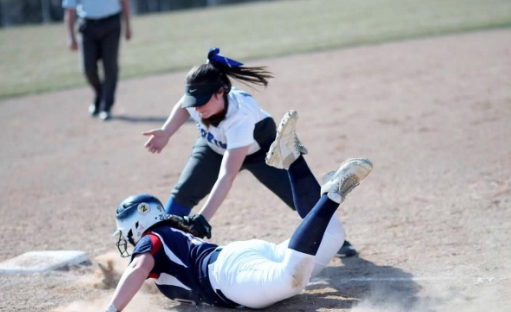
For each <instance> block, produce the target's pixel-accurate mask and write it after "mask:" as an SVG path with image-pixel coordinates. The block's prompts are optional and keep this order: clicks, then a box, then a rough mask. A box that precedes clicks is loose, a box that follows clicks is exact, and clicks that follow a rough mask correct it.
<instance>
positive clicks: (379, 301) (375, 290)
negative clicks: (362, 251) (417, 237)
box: [307, 256, 438, 312]
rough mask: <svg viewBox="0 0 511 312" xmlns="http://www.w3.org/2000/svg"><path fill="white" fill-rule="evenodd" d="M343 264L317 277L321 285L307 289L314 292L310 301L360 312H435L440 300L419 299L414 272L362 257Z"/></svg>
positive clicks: (343, 260) (418, 285)
mask: <svg viewBox="0 0 511 312" xmlns="http://www.w3.org/2000/svg"><path fill="white" fill-rule="evenodd" d="M341 261H342V263H343V264H344V266H340V267H339V266H335V267H327V268H325V270H324V271H323V272H321V273H320V275H319V276H318V277H317V278H316V281H318V282H319V283H317V284H313V285H310V286H309V287H307V290H309V293H311V292H312V294H307V297H308V298H307V300H308V301H310V300H313V301H316V302H318V303H320V304H319V305H320V306H322V307H323V308H337V309H354V310H356V311H358V309H357V308H360V309H361V310H364V311H365V309H369V310H371V311H373V309H376V310H375V311H394V312H399V311H421V312H429V311H434V309H433V307H432V305H433V303H434V300H436V301H435V302H437V301H438V298H437V299H434V300H433V299H432V298H427V299H426V298H419V297H418V293H419V291H420V290H421V289H422V286H421V285H420V284H418V283H417V282H416V281H414V280H413V275H412V274H411V273H407V272H405V271H403V270H401V269H399V268H396V267H391V266H378V265H376V264H374V263H372V262H370V261H367V260H365V259H363V258H361V257H358V256H355V257H351V258H343V259H342V260H341ZM325 283H326V284H325ZM321 290H324V291H321ZM335 297H341V298H342V299H339V298H335ZM320 306H318V308H320Z"/></svg>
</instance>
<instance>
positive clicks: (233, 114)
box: [186, 87, 271, 155]
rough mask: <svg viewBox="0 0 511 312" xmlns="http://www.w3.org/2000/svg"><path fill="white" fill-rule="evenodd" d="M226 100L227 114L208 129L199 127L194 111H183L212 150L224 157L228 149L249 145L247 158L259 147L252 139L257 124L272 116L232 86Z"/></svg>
mask: <svg viewBox="0 0 511 312" xmlns="http://www.w3.org/2000/svg"><path fill="white" fill-rule="evenodd" d="M227 98H228V101H229V105H228V107H227V114H226V116H225V119H224V120H222V122H220V124H219V125H218V127H214V126H209V128H208V127H206V126H205V125H204V124H202V123H201V117H200V114H199V113H198V112H197V111H196V110H195V108H193V107H189V108H186V110H188V113H189V114H190V116H191V118H192V119H193V120H194V121H195V122H196V124H197V128H198V129H199V131H200V135H201V136H202V137H203V138H204V139H205V140H206V141H207V142H208V145H209V147H211V149H212V150H213V151H215V152H216V153H218V154H220V155H223V154H224V153H225V151H226V150H227V149H234V148H238V147H243V146H247V145H250V148H249V150H248V155H251V154H253V153H255V152H257V151H258V150H259V149H260V148H261V147H260V146H259V144H258V143H257V142H256V140H255V139H254V128H255V125H256V123H258V122H259V121H261V120H263V119H265V118H268V117H271V116H270V114H268V113H267V112H266V111H264V110H263V109H261V107H260V106H259V103H258V102H257V101H256V99H254V97H252V95H250V94H249V93H247V92H245V91H242V90H240V89H237V88H235V87H233V88H232V89H231V91H230V92H229V94H227Z"/></svg>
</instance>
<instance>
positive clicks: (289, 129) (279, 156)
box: [266, 110, 307, 169]
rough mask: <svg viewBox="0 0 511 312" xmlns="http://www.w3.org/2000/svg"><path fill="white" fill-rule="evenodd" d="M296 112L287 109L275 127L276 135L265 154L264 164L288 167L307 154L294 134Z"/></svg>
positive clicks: (280, 167)
mask: <svg viewBox="0 0 511 312" xmlns="http://www.w3.org/2000/svg"><path fill="white" fill-rule="evenodd" d="M297 121H298V113H297V112H296V111H294V110H290V111H288V112H287V113H286V114H285V115H284V117H283V118H282V121H281V122H280V124H279V127H278V128H277V136H276V137H275V141H273V143H272V144H271V146H270V149H269V150H268V153H267V154H266V164H268V165H269V166H272V167H275V168H279V169H289V166H291V164H292V163H293V162H294V161H295V160H297V159H298V157H300V155H301V154H307V149H306V148H305V146H303V145H302V142H300V140H298V137H297V136H296V129H295V127H296V122H297Z"/></svg>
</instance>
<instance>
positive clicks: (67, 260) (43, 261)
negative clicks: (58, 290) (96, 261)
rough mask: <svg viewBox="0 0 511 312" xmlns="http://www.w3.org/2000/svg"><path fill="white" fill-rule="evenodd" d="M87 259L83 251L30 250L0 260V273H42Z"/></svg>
mask: <svg viewBox="0 0 511 312" xmlns="http://www.w3.org/2000/svg"><path fill="white" fill-rule="evenodd" d="M85 261H87V256H86V255H85V252H83V251H77V250H57V251H30V252H26V253H24V254H22V255H19V256H17V257H15V258H12V259H9V260H6V261H4V262H0V274H18V273H41V272H48V271H52V270H56V269H59V268H61V267H64V266H66V265H75V264H80V263H82V262H85Z"/></svg>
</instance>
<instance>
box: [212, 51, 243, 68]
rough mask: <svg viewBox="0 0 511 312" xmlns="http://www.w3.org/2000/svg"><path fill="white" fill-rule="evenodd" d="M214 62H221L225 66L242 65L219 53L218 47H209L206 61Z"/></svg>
mask: <svg viewBox="0 0 511 312" xmlns="http://www.w3.org/2000/svg"><path fill="white" fill-rule="evenodd" d="M211 61H213V62H215V63H218V64H222V65H224V66H227V67H240V66H242V65H243V63H241V62H238V61H235V60H233V59H230V58H227V57H225V56H223V55H222V54H220V49H219V48H211V49H209V53H208V62H211Z"/></svg>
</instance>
